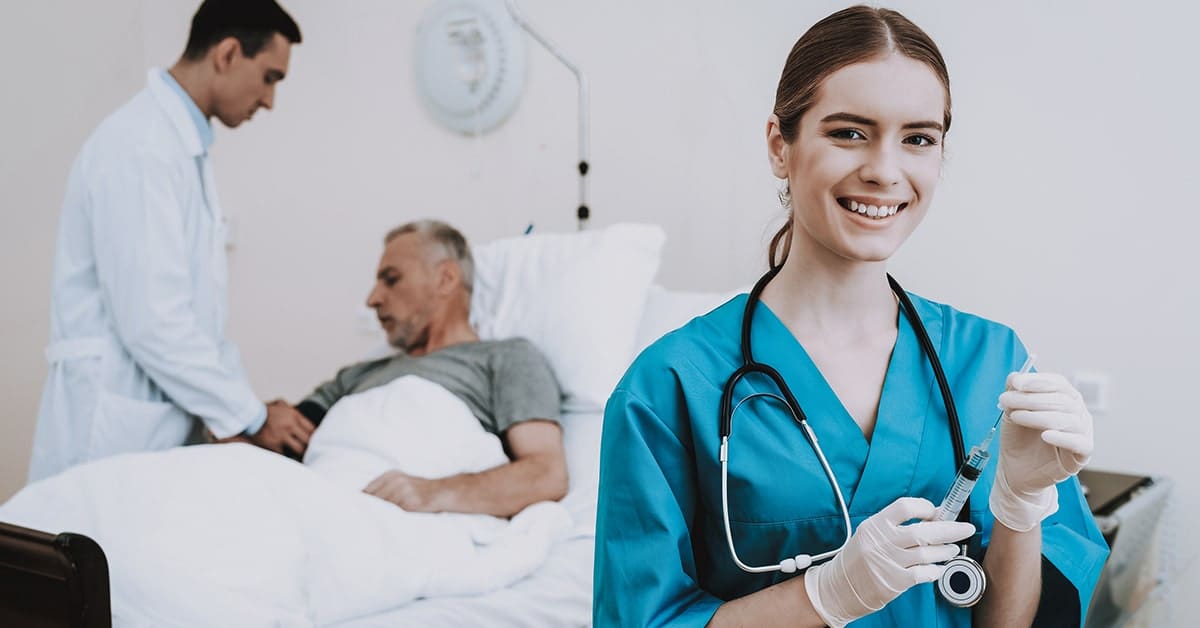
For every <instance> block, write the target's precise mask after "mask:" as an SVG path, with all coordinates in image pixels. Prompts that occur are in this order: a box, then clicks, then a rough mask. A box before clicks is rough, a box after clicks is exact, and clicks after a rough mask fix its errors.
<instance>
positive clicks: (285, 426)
mask: <svg viewBox="0 0 1200 628" xmlns="http://www.w3.org/2000/svg"><path fill="white" fill-rule="evenodd" d="M315 429H316V428H315V427H313V424H312V422H311V421H309V420H308V419H307V418H305V416H304V415H303V414H300V412H299V411H298V410H296V408H294V407H293V406H292V404H290V403H288V402H286V401H283V400H280V399H276V400H275V401H272V402H270V403H268V404H267V422H266V423H264V424H263V426H262V429H260V430H258V433H257V434H255V435H254V436H251V437H250V439H251V441H253V442H254V444H255V445H258V446H259V447H262V448H263V449H270V450H271V451H273V452H275V453H277V454H279V453H283V451H284V448H287V449H290V450H292V451H293V452H296V453H297V454H300V455H302V454H304V450H305V449H308V439H309V438H311V437H312V433H313V430H315Z"/></svg>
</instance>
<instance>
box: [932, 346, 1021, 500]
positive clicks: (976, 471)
mask: <svg viewBox="0 0 1200 628" xmlns="http://www.w3.org/2000/svg"><path fill="white" fill-rule="evenodd" d="M1036 359H1037V356H1036V355H1034V354H1032V353H1031V354H1029V357H1028V358H1026V359H1025V363H1024V364H1022V365H1021V370H1019V371H1017V372H1018V373H1028V372H1029V370H1030V369H1032V368H1033V362H1034V360H1036ZM1002 418H1004V411H1003V410H1001V411H1000V416H997V417H996V422H995V423H993V424H992V429H991V430H990V431H988V433H987V436H985V437H984V438H983V441H981V442H980V443H979V444H978V445H976V446H974V447H972V448H971V453H970V454H968V455H967V459H966V460H965V461H964V462H963V466H962V468H961V469H959V470H958V476H957V477H955V478H954V484H951V485H950V490H949V491H946V498H945V499H943V500H942V505H941V506H939V507H938V509H937V513H936V514H934V516H933V520H934V521H953V520H955V519H957V518H958V513H959V511H961V510H962V507H963V504H965V503H966V502H967V497H968V496H970V495H971V491H972V490H974V488H975V482H977V481H978V480H979V476H980V475H981V474H982V473H983V468H984V467H986V466H987V463H988V460H990V459H991V457H992V455H991V454H990V453H988V446H989V445H991V444H992V437H994V436H995V435H996V428H997V427H998V426H999V425H1000V419H1002Z"/></svg>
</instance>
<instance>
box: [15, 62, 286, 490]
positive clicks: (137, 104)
mask: <svg viewBox="0 0 1200 628" xmlns="http://www.w3.org/2000/svg"><path fill="white" fill-rule="evenodd" d="M224 231H225V228H224V220H223V218H222V215H221V209H220V205H219V204H218V201H217V196H216V189H215V185H214V181H213V175H212V166H211V163H210V161H209V158H208V156H207V155H206V153H205V151H204V149H203V146H202V144H201V140H200V134H199V131H198V130H197V129H196V125H195V123H194V122H193V121H192V119H191V118H190V117H189V115H188V111H187V109H186V108H185V106H184V104H183V102H182V101H181V99H180V97H179V95H178V94H177V93H176V92H174V91H173V90H172V88H171V87H170V86H169V85H168V84H167V83H166V82H165V80H164V79H163V76H162V71H161V70H158V69H154V70H151V71H150V73H149V76H148V79H147V85H146V88H145V89H143V90H142V91H141V92H139V93H138V94H137V96H135V97H134V98H133V99H132V100H131V101H129V102H128V103H126V104H125V105H124V106H122V107H121V108H120V109H118V110H117V111H116V112H114V113H113V114H112V115H111V116H109V117H108V118H107V119H106V120H104V122H102V123H101V124H100V126H99V127H98V128H97V129H96V131H95V132H94V133H93V134H92V136H91V137H90V138H89V139H88V141H87V142H86V143H85V144H84V146H83V149H82V150H81V151H80V153H79V156H78V157H77V158H76V160H75V163H74V166H73V167H72V169H71V174H70V178H69V180H68V182H67V192H66V198H65V200H64V202H63V210H62V218H61V223H60V225H59V232H58V247H57V251H56V253H55V268H54V279H53V287H52V294H51V303H50V340H51V341H50V346H49V347H47V349H46V359H47V361H48V362H49V363H50V373H49V376H48V377H47V380H46V384H45V387H44V389H43V391H42V402H41V409H40V411H39V413H38V423H37V430H36V433H35V436H34V446H33V459H32V461H31V463H30V470H29V478H30V481H35V480H38V479H40V478H43V477H47V476H50V475H54V474H55V473H58V472H59V471H62V470H63V469H66V468H67V467H70V466H72V465H75V464H79V463H81V462H85V461H88V460H94V459H96V458H102V457H105V456H110V455H113V454H118V453H123V452H130V451H143V450H153V449H166V448H169V447H174V446H177V445H182V444H183V443H184V441H185V439H186V438H187V436H188V434H189V433H190V432H191V430H192V427H193V424H194V421H195V420H196V419H197V418H198V419H200V420H202V421H203V422H204V424H205V425H206V426H207V427H208V428H209V429H210V430H211V431H212V432H213V433H214V434H215V435H216V436H218V437H225V436H230V435H233V434H237V433H239V432H241V431H243V430H244V429H246V427H247V426H248V425H250V424H252V423H254V422H255V421H256V420H257V419H259V418H261V417H262V413H263V412H264V408H263V404H262V402H260V401H259V400H258V398H257V396H256V395H255V394H254V391H253V390H252V389H251V388H250V386H249V384H248V382H247V381H246V377H245V373H244V371H243V369H242V366H241V359H240V357H239V355H238V352H237V349H236V348H235V347H234V345H233V344H232V343H230V342H229V341H227V340H226V339H225V320H226V314H227V307H228V305H227V295H226V260H225V248H224V240H225V238H224Z"/></svg>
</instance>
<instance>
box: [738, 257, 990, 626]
mask: <svg viewBox="0 0 1200 628" xmlns="http://www.w3.org/2000/svg"><path fill="white" fill-rule="evenodd" d="M781 268H782V266H777V267H775V268H772V269H771V270H769V271H767V273H766V274H765V275H763V276H762V278H761V279H759V280H758V282H757V283H755V284H754V288H753V289H752V290H751V291H750V296H749V298H747V299H746V309H745V312H744V313H743V314H742V330H741V331H742V333H741V336H742V338H741V349H742V365H741V366H740V367H738V369H737V370H736V371H734V372H733V375H730V377H729V380H728V381H726V382H725V389H724V391H723V392H722V394H721V451H720V459H721V511H722V515H723V517H724V520H725V540H726V541H727V542H728V543H729V554H730V555H731V556H732V557H733V562H734V563H736V564H737V566H738V567H739V568H740V569H741V570H742V571H745V572H747V573H770V572H774V571H780V572H783V573H785V574H790V573H795V572H797V571H803V570H805V569H807V568H808V567H809V566H811V565H812V564H813V563H817V562H821V561H825V560H828V559H830V558H833V557H834V556H836V555H837V554H838V553H839V552H841V551H842V550H843V549H844V548H845V547H846V544H847V543H849V542H850V535H851V533H852V526H851V523H850V510H849V508H847V507H846V499H845V497H843V496H842V489H841V487H840V486H839V485H838V481H837V476H835V475H834V473H833V469H832V468H830V466H829V461H828V460H826V459H825V452H823V451H822V450H821V445H820V443H819V442H818V441H817V435H816V434H815V433H814V432H813V430H812V428H811V427H810V426H809V424H808V417H807V416H806V415H805V414H804V410H803V409H801V408H800V404H799V403H798V402H797V401H796V397H795V396H794V395H792V391H791V389H790V388H788V385H787V383H786V382H784V381H783V377H782V376H781V375H780V374H779V371H777V370H775V369H774V368H773V367H771V366H770V365H767V364H763V363H761V362H756V361H755V360H754V356H753V354H752V353H751V350H750V329H751V323H752V322H753V320H754V308H755V307H756V306H757V305H758V302H759V301H760V299H761V297H762V292H763V289H764V288H766V287H767V284H768V283H769V282H770V281H771V280H772V279H774V278H775V276H776V275H777V274H779V270H780V269H781ZM888 284H889V285H891V288H892V292H893V293H895V295H896V298H897V299H898V301H899V303H900V309H901V311H903V312H904V315H905V317H907V318H908V321H909V323H910V324H911V325H912V327H913V330H914V331H915V332H916V335H917V341H918V342H920V344H921V350H922V351H923V352H924V353H925V355H926V357H928V358H929V363H930V365H931V366H932V367H933V375H934V377H935V378H936V379H937V384H938V388H939V389H940V390H941V393H942V401H943V403H944V404H945V406H946V416H947V417H949V422H950V436H951V438H950V440H951V442H953V444H954V465H955V468H956V469H959V468H962V466H963V462H964V461H965V460H966V453H965V449H966V446H965V445H964V441H963V436H962V426H961V425H960V423H959V420H958V412H957V411H956V410H955V407H954V398H953V397H952V396H951V394H950V384H949V383H948V382H947V381H946V374H945V372H943V371H942V363H941V361H940V360H939V359H938V356H937V352H936V351H934V348H933V342H931V341H930V340H929V333H928V332H926V331H925V325H924V323H922V322H921V317H920V316H918V315H917V310H916V308H914V307H913V304H912V301H911V300H909V298H908V294H907V293H905V292H904V289H903V288H901V287H900V284H899V283H898V282H897V281H896V280H895V279H894V278H893V277H892V276H891V275H888ZM751 373H760V374H762V375H764V376H766V377H767V378H768V379H770V380H771V381H772V382H773V383H774V384H775V387H776V388H777V389H778V390H779V393H780V394H775V393H769V392H758V393H754V394H752V395H749V396H747V397H745V398H744V399H742V400H741V401H739V402H738V404H737V405H736V406H734V405H733V389H734V388H735V387H736V386H737V384H738V382H740V381H742V379H743V378H745V377H746V376H747V375H750V374H751ZM757 397H767V398H771V399H775V400H777V401H779V402H780V403H782V404H783V405H784V406H785V407H786V408H787V409H788V411H789V412H790V413H791V415H792V419H793V420H795V421H796V423H797V424H799V425H800V429H801V430H802V431H803V432H804V437H805V438H806V439H807V440H808V443H809V445H810V446H812V449H813V452H814V453H816V455H817V459H818V460H819V461H820V463H821V468H823V469H824V470H825V477H826V479H828V480H829V485H830V487H832V488H833V494H834V496H835V497H836V498H837V504H838V509H839V510H840V511H841V515H842V524H843V526H844V527H845V530H846V536H845V538H844V539H843V540H842V544H841V545H840V546H838V547H837V548H836V549H832V550H829V551H826V552H821V553H819V554H797V555H796V556H790V557H788V558H784V559H783V560H781V561H779V563H777V564H774V565H764V566H760V567H754V566H751V565H747V564H746V563H744V562H742V559H741V558H740V557H738V553H737V549H735V548H734V544H733V531H732V529H731V528H730V525H729V440H730V436H731V435H732V433H733V415H734V414H735V413H736V412H737V410H738V408H741V407H742V404H744V403H746V402H747V401H749V400H751V399H754V398H757ZM970 512H971V501H970V497H968V498H967V502H966V503H965V504H964V505H963V508H962V510H961V511H960V512H959V515H958V520H959V521H969V520H970ZM966 554H967V546H966V544H963V546H962V553H961V554H959V555H958V556H956V557H954V558H952V559H951V560H950V561H948V562H947V563H946V570H945V572H944V573H943V575H942V577H941V578H940V579H939V580H938V583H937V584H938V591H940V592H941V594H942V596H943V597H945V598H946V600H947V601H948V602H950V603H951V604H953V605H955V606H960V607H966V606H974V605H975V604H976V603H977V602H979V600H980V599H982V597H983V592H984V590H985V589H986V588H987V579H986V578H985V576H984V573H983V568H982V567H980V565H979V563H978V562H976V561H975V560H974V559H972V558H970V557H968V556H967V555H966Z"/></svg>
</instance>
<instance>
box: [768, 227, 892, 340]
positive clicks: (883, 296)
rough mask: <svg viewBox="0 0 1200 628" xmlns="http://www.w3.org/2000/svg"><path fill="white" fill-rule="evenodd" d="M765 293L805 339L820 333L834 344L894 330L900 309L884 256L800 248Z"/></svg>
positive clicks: (788, 324) (772, 304)
mask: <svg viewBox="0 0 1200 628" xmlns="http://www.w3.org/2000/svg"><path fill="white" fill-rule="evenodd" d="M806 248H807V247H806ZM762 299H763V302H765V303H766V304H767V305H768V306H769V307H770V308H771V310H772V311H773V312H775V314H776V315H777V316H778V317H779V318H780V319H781V320H782V321H783V323H784V324H785V325H786V326H787V327H788V329H790V330H791V331H792V333H793V334H795V335H796V336H797V337H798V338H800V339H801V340H804V339H805V338H812V337H820V338H824V339H825V340H826V341H827V342H831V343H833V344H841V343H842V342H854V341H855V340H857V341H861V340H862V339H864V337H865V338H870V337H875V336H877V335H879V334H885V335H886V334H891V333H894V332H895V329H896V316H897V314H898V312H899V309H898V308H899V305H898V304H897V302H896V297H895V295H894V294H892V290H891V287H890V286H889V285H888V281H887V268H886V263H885V262H852V261H848V260H846V259H844V258H840V257H836V256H833V255H828V256H824V257H822V256H820V255H814V254H811V253H810V254H805V253H804V252H803V251H800V250H796V249H795V248H793V250H792V251H791V253H790V254H789V255H788V259H787V261H786V262H785V263H784V265H783V268H782V269H780V271H779V274H778V275H777V276H776V277H775V279H773V280H772V281H771V283H770V284H768V285H767V287H766V289H765V290H764V291H763V296H762Z"/></svg>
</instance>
